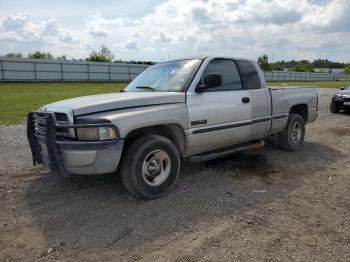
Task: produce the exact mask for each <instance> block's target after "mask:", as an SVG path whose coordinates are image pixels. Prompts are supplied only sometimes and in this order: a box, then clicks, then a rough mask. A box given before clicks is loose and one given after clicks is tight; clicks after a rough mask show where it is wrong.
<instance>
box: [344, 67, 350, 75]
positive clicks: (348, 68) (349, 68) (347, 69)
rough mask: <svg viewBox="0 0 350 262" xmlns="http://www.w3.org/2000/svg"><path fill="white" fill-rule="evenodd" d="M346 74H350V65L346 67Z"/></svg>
mask: <svg viewBox="0 0 350 262" xmlns="http://www.w3.org/2000/svg"><path fill="white" fill-rule="evenodd" d="M344 74H350V65H347V66H345V67H344Z"/></svg>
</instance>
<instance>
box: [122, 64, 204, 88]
mask: <svg viewBox="0 0 350 262" xmlns="http://www.w3.org/2000/svg"><path fill="white" fill-rule="evenodd" d="M200 64H201V59H188V60H177V61H171V62H165V63H160V64H156V65H153V66H151V67H149V68H147V69H146V70H145V71H143V72H142V73H141V74H140V75H138V76H137V77H136V78H135V79H134V80H133V81H132V82H131V83H130V84H129V85H128V86H127V88H126V89H125V91H126V92H184V91H185V90H186V89H187V87H188V85H189V84H190V82H191V81H192V78H193V76H194V74H195V73H196V71H197V69H198V67H199V65H200Z"/></svg>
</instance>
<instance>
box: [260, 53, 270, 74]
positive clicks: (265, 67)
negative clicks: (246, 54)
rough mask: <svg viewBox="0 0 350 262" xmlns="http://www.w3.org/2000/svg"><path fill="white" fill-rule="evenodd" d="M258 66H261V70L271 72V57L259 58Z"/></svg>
mask: <svg viewBox="0 0 350 262" xmlns="http://www.w3.org/2000/svg"><path fill="white" fill-rule="evenodd" d="M258 64H259V65H260V67H261V69H262V70H264V71H270V70H271V67H270V64H269V57H268V56H267V55H263V56H259V57H258Z"/></svg>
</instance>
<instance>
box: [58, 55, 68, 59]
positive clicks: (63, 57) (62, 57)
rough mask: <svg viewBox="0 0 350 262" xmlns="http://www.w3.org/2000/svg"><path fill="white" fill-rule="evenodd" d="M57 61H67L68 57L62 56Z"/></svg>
mask: <svg viewBox="0 0 350 262" xmlns="http://www.w3.org/2000/svg"><path fill="white" fill-rule="evenodd" d="M56 59H57V60H67V57H66V55H61V56H58V57H57V58H56Z"/></svg>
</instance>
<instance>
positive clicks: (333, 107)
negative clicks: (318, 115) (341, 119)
mask: <svg viewBox="0 0 350 262" xmlns="http://www.w3.org/2000/svg"><path fill="white" fill-rule="evenodd" d="M330 110H331V113H333V114H337V113H339V111H340V107H339V104H338V103H337V102H334V101H332V102H331V105H330Z"/></svg>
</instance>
